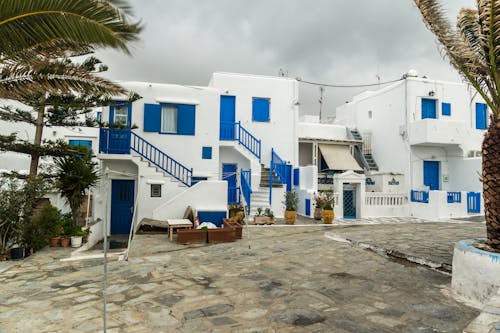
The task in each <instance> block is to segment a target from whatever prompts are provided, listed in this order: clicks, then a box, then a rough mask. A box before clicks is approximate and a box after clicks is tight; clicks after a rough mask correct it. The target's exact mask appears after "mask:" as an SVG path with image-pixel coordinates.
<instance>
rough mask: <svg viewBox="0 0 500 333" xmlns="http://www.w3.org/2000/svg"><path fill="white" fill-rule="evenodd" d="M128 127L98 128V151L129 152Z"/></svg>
mask: <svg viewBox="0 0 500 333" xmlns="http://www.w3.org/2000/svg"><path fill="white" fill-rule="evenodd" d="M130 132H131V131H130V129H119V128H100V129H99V153H104V154H130Z"/></svg>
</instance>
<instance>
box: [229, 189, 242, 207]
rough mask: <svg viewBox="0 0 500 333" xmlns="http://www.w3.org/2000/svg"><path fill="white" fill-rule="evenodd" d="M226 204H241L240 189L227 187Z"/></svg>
mask: <svg viewBox="0 0 500 333" xmlns="http://www.w3.org/2000/svg"><path fill="white" fill-rule="evenodd" d="M227 193H228V196H227V203H228V204H240V203H241V188H240V187H239V186H237V187H228V189H227Z"/></svg>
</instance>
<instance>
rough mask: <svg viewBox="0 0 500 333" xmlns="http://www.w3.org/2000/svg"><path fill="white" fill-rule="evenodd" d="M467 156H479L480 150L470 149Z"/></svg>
mask: <svg viewBox="0 0 500 333" xmlns="http://www.w3.org/2000/svg"><path fill="white" fill-rule="evenodd" d="M467 157H481V151H480V150H470V151H469V152H468V153H467Z"/></svg>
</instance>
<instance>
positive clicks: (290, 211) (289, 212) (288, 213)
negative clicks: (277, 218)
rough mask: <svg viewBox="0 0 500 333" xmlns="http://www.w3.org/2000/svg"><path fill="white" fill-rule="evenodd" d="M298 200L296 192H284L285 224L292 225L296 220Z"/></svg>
mask: <svg viewBox="0 0 500 333" xmlns="http://www.w3.org/2000/svg"><path fill="white" fill-rule="evenodd" d="M298 200H299V198H298V196H297V192H295V191H290V192H285V201H284V202H283V203H284V204H285V222H286V224H294V223H295V220H296V219H297V202H298Z"/></svg>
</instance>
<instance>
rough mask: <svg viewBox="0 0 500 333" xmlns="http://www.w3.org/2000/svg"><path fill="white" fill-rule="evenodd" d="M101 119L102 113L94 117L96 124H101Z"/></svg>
mask: <svg viewBox="0 0 500 333" xmlns="http://www.w3.org/2000/svg"><path fill="white" fill-rule="evenodd" d="M101 118H102V112H97V114H96V116H95V119H96V120H97V121H98V122H101Z"/></svg>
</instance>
